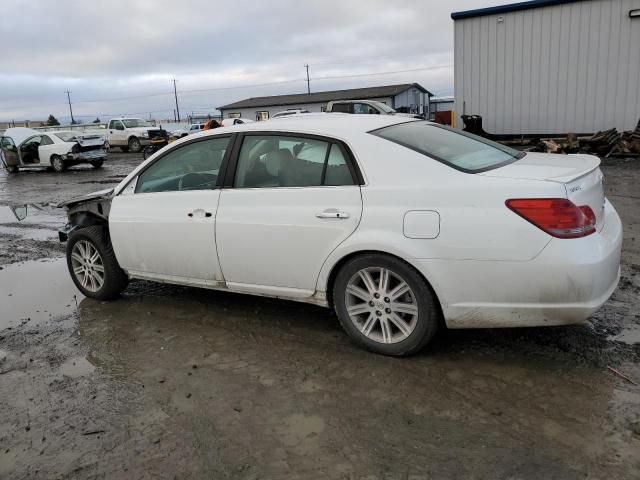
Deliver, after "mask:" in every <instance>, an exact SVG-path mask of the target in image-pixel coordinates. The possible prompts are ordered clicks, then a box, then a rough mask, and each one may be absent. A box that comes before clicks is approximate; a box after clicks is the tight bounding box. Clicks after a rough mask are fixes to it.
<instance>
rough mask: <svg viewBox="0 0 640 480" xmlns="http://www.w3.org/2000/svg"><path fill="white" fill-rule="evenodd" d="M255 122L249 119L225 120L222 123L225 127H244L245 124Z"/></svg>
mask: <svg viewBox="0 0 640 480" xmlns="http://www.w3.org/2000/svg"><path fill="white" fill-rule="evenodd" d="M253 122H254V120H250V119H248V118H225V119H223V120H221V121H220V123H222V126H223V127H230V126H231V125H243V124H245V123H253Z"/></svg>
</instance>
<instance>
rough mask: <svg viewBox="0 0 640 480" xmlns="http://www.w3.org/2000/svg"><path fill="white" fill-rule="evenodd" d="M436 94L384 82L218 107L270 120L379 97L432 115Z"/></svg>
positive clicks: (229, 114) (398, 106) (413, 85)
mask: <svg viewBox="0 0 640 480" xmlns="http://www.w3.org/2000/svg"><path fill="white" fill-rule="evenodd" d="M432 96H433V94H432V93H431V92H429V91H428V90H427V89H426V88H424V87H422V86H421V85H419V84H417V83H403V84H401V85H383V86H380V87H366V88H351V89H348V90H332V91H327V92H312V93H298V94H294V95H275V96H269V97H253V98H247V99H245V100H240V101H239V102H234V103H230V104H228V105H224V106H222V107H218V110H220V112H222V115H223V117H224V118H233V117H238V118H239V117H242V118H249V119H251V120H267V119H269V118H271V117H272V116H273V115H274V114H276V113H278V112H281V111H283V110H287V109H301V110H309V111H310V112H323V111H324V110H325V109H326V107H327V103H328V102H330V101H332V100H376V101H379V102H382V103H385V104H387V105H389V106H390V107H392V108H395V109H396V110H398V109H400V110H402V111H406V112H410V113H419V114H422V113H424V114H425V115H426V116H428V114H429V98H430V97H432Z"/></svg>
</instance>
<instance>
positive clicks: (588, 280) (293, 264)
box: [60, 114, 622, 355]
mask: <svg viewBox="0 0 640 480" xmlns="http://www.w3.org/2000/svg"><path fill="white" fill-rule="evenodd" d="M599 162H600V161H599V159H598V158H596V157H592V156H588V155H573V156H562V157H558V156H551V155H549V154H541V153H528V154H525V153H522V152H518V151H516V150H513V149H511V148H508V147H505V146H503V145H500V144H496V143H493V142H491V141H488V140H486V139H483V138H480V137H476V136H474V135H471V134H468V133H465V132H459V131H456V130H453V129H451V128H448V127H444V126H442V125H438V124H434V123H431V122H426V121H419V120H413V119H410V118H408V117H401V116H396V115H358V116H352V115H340V116H338V115H337V116H335V117H334V116H332V115H326V114H307V115H301V116H297V117H296V118H291V119H282V120H279V121H277V122H264V123H250V124H245V125H236V126H233V127H229V128H218V129H215V130H210V131H208V132H203V133H199V134H195V135H190V136H189V137H186V138H184V139H181V140H178V141H176V142H174V143H172V144H171V145H169V146H167V147H165V148H164V149H162V150H161V151H159V152H157V153H156V154H154V155H153V156H151V157H150V158H149V159H148V160H146V161H145V162H143V163H142V164H141V165H140V166H138V167H137V168H136V169H135V170H134V171H133V172H132V173H130V174H129V175H128V176H127V177H126V178H125V179H124V180H123V181H122V182H121V183H120V184H119V185H118V186H117V187H116V188H115V189H113V190H107V191H103V192H98V193H96V194H92V195H89V196H85V197H81V198H77V199H73V200H70V201H68V202H66V203H64V204H63V206H65V207H66V208H67V209H68V218H69V222H68V224H67V226H66V227H65V228H64V229H63V230H62V231H60V239H61V240H62V241H67V264H68V268H69V271H70V274H71V276H72V278H73V281H74V282H75V284H76V285H77V287H78V288H79V289H80V290H81V291H82V293H84V294H85V295H87V296H89V297H92V298H97V299H101V300H107V299H112V298H114V297H117V296H118V295H119V294H120V293H121V292H122V291H123V290H124V289H125V288H126V286H127V283H128V281H129V279H132V278H136V279H146V280H153V281H158V282H165V283H174V284H181V285H190V286H199V287H204V288H211V289H225V290H230V291H234V292H241V293H250V294H256V295H263V296H270V297H278V298H285V299H290V300H297V301H302V302H308V303H313V304H317V305H322V306H325V307H333V308H334V309H335V311H336V313H337V315H338V318H339V320H340V323H341V324H342V326H343V328H344V329H345V330H346V332H347V333H348V334H349V335H350V336H351V338H352V339H354V340H355V341H356V342H357V343H358V344H360V345H361V346H363V347H365V348H367V349H369V350H372V351H375V352H378V353H382V354H387V355H407V354H411V353H414V352H416V351H418V350H419V349H420V348H422V347H423V346H424V345H426V344H427V343H428V342H429V340H430V339H431V338H432V337H433V335H434V334H435V332H436V330H437V329H438V327H439V326H440V325H441V323H442V321H444V324H446V326H448V327H449V328H473V327H518V326H541V325H564V324H573V323H580V322H582V321H584V320H585V319H586V318H588V317H589V316H590V315H591V314H592V313H593V312H594V311H595V310H596V309H598V308H599V307H600V306H601V305H602V304H603V303H604V302H605V301H606V300H607V299H608V298H609V297H610V296H611V294H612V293H613V291H614V289H615V288H616V285H617V283H618V279H619V274H620V249H621V244H622V226H621V222H620V218H619V217H618V214H617V213H616V211H615V209H614V208H613V206H612V205H611V203H609V201H608V200H607V199H606V198H605V196H604V191H603V186H602V173H601V171H600V169H599Z"/></svg>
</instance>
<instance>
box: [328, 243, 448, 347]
mask: <svg viewBox="0 0 640 480" xmlns="http://www.w3.org/2000/svg"><path fill="white" fill-rule="evenodd" d="M333 299H334V306H335V310H336V313H337V314H338V318H339V319H340V323H341V325H342V327H343V328H344V329H345V330H346V332H347V333H348V334H349V336H350V337H351V338H352V339H353V340H355V341H356V343H358V344H360V345H361V346H363V347H365V348H367V349H368V350H371V351H374V352H377V353H381V354H384V355H396V356H401V355H410V354H412V353H415V352H417V351H418V350H420V349H421V348H422V347H424V346H425V345H426V344H427V343H428V342H429V340H431V339H432V338H433V336H434V335H435V333H436V331H437V329H438V325H439V315H440V314H439V309H438V308H437V300H436V298H435V295H434V294H433V292H432V291H431V289H430V287H429V285H428V284H427V283H426V282H425V281H424V279H423V278H422V277H421V276H420V274H419V273H418V272H417V271H416V270H414V269H413V267H411V265H408V264H407V263H405V262H403V261H402V260H399V259H397V258H395V257H392V256H388V255H382V254H365V255H361V256H358V257H355V258H353V259H351V260H349V261H348V262H347V263H346V264H345V265H344V266H343V267H342V268H341V270H340V271H339V272H338V275H337V277H336V280H335V282H334V289H333Z"/></svg>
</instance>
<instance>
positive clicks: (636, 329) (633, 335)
mask: <svg viewBox="0 0 640 480" xmlns="http://www.w3.org/2000/svg"><path fill="white" fill-rule="evenodd" d="M607 340H612V341H615V342H622V343H626V344H627V345H635V344H636V343H640V326H637V325H634V326H633V327H630V328H626V329H624V330H622V331H621V332H620V333H619V334H617V335H612V336H610V337H608V338H607Z"/></svg>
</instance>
